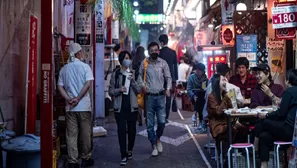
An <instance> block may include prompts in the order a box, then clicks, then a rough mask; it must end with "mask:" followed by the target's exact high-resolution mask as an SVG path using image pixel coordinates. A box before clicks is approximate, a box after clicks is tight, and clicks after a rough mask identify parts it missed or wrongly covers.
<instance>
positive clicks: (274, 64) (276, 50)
mask: <svg viewBox="0 0 297 168" xmlns="http://www.w3.org/2000/svg"><path fill="white" fill-rule="evenodd" d="M266 45H267V53H268V65H269V66H270V69H271V75H272V78H273V80H274V82H275V83H277V84H281V85H282V86H285V83H284V81H285V70H286V63H285V62H286V61H285V42H284V40H277V39H273V38H267V39H266Z"/></svg>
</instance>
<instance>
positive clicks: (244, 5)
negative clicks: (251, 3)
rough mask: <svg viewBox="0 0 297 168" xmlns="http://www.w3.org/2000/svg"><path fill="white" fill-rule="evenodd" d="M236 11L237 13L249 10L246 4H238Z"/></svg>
mask: <svg viewBox="0 0 297 168" xmlns="http://www.w3.org/2000/svg"><path fill="white" fill-rule="evenodd" d="M236 10H237V11H246V10H247V7H246V4H244V3H238V4H237V5H236Z"/></svg>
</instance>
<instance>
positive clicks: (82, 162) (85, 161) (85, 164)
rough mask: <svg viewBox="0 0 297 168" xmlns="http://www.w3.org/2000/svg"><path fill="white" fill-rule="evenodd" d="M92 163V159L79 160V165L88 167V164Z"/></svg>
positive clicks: (91, 164)
mask: <svg viewBox="0 0 297 168" xmlns="http://www.w3.org/2000/svg"><path fill="white" fill-rule="evenodd" d="M93 165H94V160H93V159H88V160H85V159H82V161H81V167H89V166H93Z"/></svg>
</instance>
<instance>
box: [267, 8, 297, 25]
mask: <svg viewBox="0 0 297 168" xmlns="http://www.w3.org/2000/svg"><path fill="white" fill-rule="evenodd" d="M272 24H273V28H274V29H280V28H290V27H297V6H296V5H294V6H277V7H274V8H272Z"/></svg>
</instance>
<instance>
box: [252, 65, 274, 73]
mask: <svg viewBox="0 0 297 168" xmlns="http://www.w3.org/2000/svg"><path fill="white" fill-rule="evenodd" d="M252 70H253V71H268V72H270V67H269V65H267V64H258V65H257V66H256V67H253V68H252Z"/></svg>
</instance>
